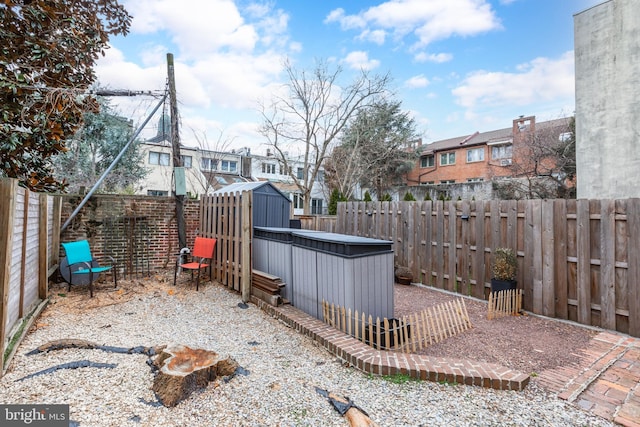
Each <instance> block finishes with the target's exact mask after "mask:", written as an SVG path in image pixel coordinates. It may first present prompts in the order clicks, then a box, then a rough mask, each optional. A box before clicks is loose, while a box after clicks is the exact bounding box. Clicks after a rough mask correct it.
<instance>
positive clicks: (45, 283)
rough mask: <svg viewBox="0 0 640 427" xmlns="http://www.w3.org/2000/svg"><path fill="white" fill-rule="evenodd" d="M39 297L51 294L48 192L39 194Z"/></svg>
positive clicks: (43, 297) (42, 297)
mask: <svg viewBox="0 0 640 427" xmlns="http://www.w3.org/2000/svg"><path fill="white" fill-rule="evenodd" d="M38 199H39V200H38V205H39V206H38V207H39V215H38V216H39V218H38V222H39V224H38V298H40V299H45V298H47V296H48V294H49V265H48V264H49V251H48V243H49V215H48V213H49V204H48V201H49V199H48V198H47V195H46V194H39V195H38Z"/></svg>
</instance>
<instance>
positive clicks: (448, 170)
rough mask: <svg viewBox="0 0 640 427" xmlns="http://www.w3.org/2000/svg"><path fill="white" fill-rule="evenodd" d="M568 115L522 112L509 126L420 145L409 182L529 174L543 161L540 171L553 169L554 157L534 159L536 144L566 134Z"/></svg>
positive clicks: (452, 181) (473, 180) (455, 181)
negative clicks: (539, 116)
mask: <svg viewBox="0 0 640 427" xmlns="http://www.w3.org/2000/svg"><path fill="white" fill-rule="evenodd" d="M569 121H570V119H569V118H562V119H557V120H551V121H546V122H539V123H536V120H535V116H528V117H524V116H521V117H519V118H517V119H515V120H513V123H512V126H511V127H509V128H504V129H498V130H493V131H488V132H475V133H473V134H471V135H463V136H458V137H455V138H449V139H446V140H441V141H435V142H433V143H430V144H426V145H419V146H418V147H417V149H416V150H417V152H418V153H419V159H418V160H417V164H416V167H415V168H414V169H413V170H412V171H411V172H410V173H408V174H407V177H406V182H407V185H408V186H419V185H445V184H469V183H478V182H488V181H492V180H497V179H503V178H517V177H522V176H524V175H525V174H530V173H531V172H529V171H531V170H533V169H535V166H536V165H532V162H534V161H536V162H539V163H540V166H544V168H538V169H539V170H538V171H537V172H535V173H536V174H537V175H539V176H542V175H544V173H543V172H541V170H544V171H545V173H547V172H548V173H549V174H551V173H555V172H553V166H554V164H553V160H552V159H550V158H549V156H543V155H540V158H539V159H534V158H533V155H532V154H531V153H532V150H533V146H534V145H535V144H540V143H541V142H542V143H545V144H546V145H547V146H548V145H549V144H551V143H555V142H557V141H559V140H560V139H564V138H567V137H568V136H569V135H568V131H569Z"/></svg>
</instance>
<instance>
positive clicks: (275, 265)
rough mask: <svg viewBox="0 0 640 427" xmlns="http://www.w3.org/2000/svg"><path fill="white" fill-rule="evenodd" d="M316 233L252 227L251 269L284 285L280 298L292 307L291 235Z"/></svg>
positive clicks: (294, 303) (290, 229)
mask: <svg viewBox="0 0 640 427" xmlns="http://www.w3.org/2000/svg"><path fill="white" fill-rule="evenodd" d="M294 232H298V233H318V232H317V231H312V230H304V231H301V230H299V229H295V228H275V227H253V257H252V261H253V268H255V269H256V270H260V271H264V272H265V273H269V274H273V275H274V276H278V277H280V278H281V279H282V281H283V282H284V283H285V285H286V286H285V287H284V288H282V289H281V290H280V295H282V298H284V299H286V300H288V301H289V302H290V303H291V304H292V305H294V306H295V305H296V302H295V301H294V297H293V295H294V292H293V288H294V285H295V284H294V282H293V265H292V263H291V248H292V244H293V233H294Z"/></svg>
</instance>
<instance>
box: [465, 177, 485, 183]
mask: <svg viewBox="0 0 640 427" xmlns="http://www.w3.org/2000/svg"><path fill="white" fill-rule="evenodd" d="M482 181H484V179H483V178H467V182H482Z"/></svg>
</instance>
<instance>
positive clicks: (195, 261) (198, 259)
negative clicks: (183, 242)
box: [173, 237, 216, 291]
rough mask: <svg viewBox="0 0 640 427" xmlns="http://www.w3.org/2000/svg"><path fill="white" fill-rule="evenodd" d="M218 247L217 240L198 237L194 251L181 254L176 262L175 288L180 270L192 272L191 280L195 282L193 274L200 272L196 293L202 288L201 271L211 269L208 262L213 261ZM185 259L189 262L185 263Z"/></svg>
mask: <svg viewBox="0 0 640 427" xmlns="http://www.w3.org/2000/svg"><path fill="white" fill-rule="evenodd" d="M215 247H216V239H212V238H208V237H196V241H195V243H194V244H193V251H192V252H191V253H181V254H180V255H178V260H177V261H176V269H175V271H174V274H173V286H175V285H176V280H177V277H178V268H183V269H185V270H191V280H192V281H193V272H194V270H198V278H197V279H196V291H197V290H198V287H199V286H200V271H201V270H204V269H205V268H207V267H209V266H210V265H211V264H210V263H206V261H207V260H209V261H211V260H212V259H213V251H214V249H215ZM183 257H186V258H187V261H188V262H185V263H183V262H182V261H183Z"/></svg>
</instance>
